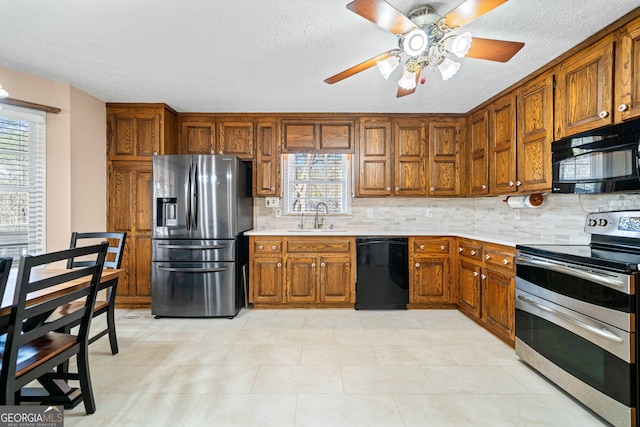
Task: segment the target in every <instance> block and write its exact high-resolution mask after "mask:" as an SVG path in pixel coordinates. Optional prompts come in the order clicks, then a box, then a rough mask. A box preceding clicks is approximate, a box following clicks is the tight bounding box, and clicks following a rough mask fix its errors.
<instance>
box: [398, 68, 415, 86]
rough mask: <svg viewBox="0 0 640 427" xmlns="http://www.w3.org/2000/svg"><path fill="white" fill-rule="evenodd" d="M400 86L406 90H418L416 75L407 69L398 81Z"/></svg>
mask: <svg viewBox="0 0 640 427" xmlns="http://www.w3.org/2000/svg"><path fill="white" fill-rule="evenodd" d="M398 86H400V87H401V88H402V89H405V90H411V89H415V88H416V73H412V72H411V71H408V70H407V69H405V70H404V72H403V73H402V77H401V78H400V80H398Z"/></svg>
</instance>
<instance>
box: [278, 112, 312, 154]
mask: <svg viewBox="0 0 640 427" xmlns="http://www.w3.org/2000/svg"><path fill="white" fill-rule="evenodd" d="M281 123H282V124H281V131H280V132H281V135H282V152H283V153H296V152H301V151H312V150H315V149H316V124H315V122H312V121H309V122H303V121H295V120H282V122H281Z"/></svg>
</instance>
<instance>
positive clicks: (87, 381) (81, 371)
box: [76, 345, 96, 415]
mask: <svg viewBox="0 0 640 427" xmlns="http://www.w3.org/2000/svg"><path fill="white" fill-rule="evenodd" d="M76 360H77V361H78V380H79V382H80V391H81V392H82V401H83V402H84V410H85V412H86V413H87V415H89V414H93V413H94V412H96V402H95V399H94V397H93V388H92V386H91V373H90V372H89V351H88V348H87V346H86V345H85V346H84V349H83V350H81V351H80V352H79V353H78V355H77V356H76Z"/></svg>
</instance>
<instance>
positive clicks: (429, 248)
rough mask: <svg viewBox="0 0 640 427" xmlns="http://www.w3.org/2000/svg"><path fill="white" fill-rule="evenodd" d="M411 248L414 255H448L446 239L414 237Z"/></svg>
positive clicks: (447, 240)
mask: <svg viewBox="0 0 640 427" xmlns="http://www.w3.org/2000/svg"><path fill="white" fill-rule="evenodd" d="M411 240H413V244H412V245H411V248H412V250H413V253H414V254H448V253H449V239H448V238H433V237H432V238H428V237H415V238H413V239H411Z"/></svg>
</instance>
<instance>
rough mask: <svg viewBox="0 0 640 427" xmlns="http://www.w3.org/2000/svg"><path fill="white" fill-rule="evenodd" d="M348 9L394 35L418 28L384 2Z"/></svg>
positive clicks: (372, 0) (363, 1) (367, 0)
mask: <svg viewBox="0 0 640 427" xmlns="http://www.w3.org/2000/svg"><path fill="white" fill-rule="evenodd" d="M505 1H506V0H505ZM347 9H349V10H350V11H352V12H354V13H357V14H358V15H360V16H362V17H363V18H365V19H368V20H369V21H371V22H373V23H374V24H376V25H377V26H379V27H380V28H383V29H385V30H387V31H391V32H392V33H393V34H404V33H406V32H408V31H411V30H413V29H414V28H418V27H417V26H416V24H414V23H413V22H411V20H409V18H407V17H406V16H404V15H403V14H402V13H400V12H399V11H398V10H397V9H396V8H395V7H393V6H391V5H390V4H389V3H387V2H386V1H384V0H355V1H352V2H351V3H349V4H348V5H347Z"/></svg>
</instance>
